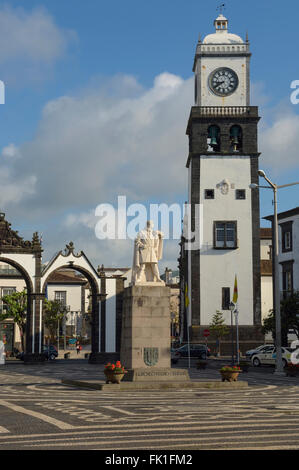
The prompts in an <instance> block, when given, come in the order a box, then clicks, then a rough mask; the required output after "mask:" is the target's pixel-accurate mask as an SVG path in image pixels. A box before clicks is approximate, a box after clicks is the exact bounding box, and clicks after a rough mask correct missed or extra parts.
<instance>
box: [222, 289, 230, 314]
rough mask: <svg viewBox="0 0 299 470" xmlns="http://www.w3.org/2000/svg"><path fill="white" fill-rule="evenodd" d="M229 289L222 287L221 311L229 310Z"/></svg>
mask: <svg viewBox="0 0 299 470" xmlns="http://www.w3.org/2000/svg"><path fill="white" fill-rule="evenodd" d="M229 304H230V287H222V310H229Z"/></svg>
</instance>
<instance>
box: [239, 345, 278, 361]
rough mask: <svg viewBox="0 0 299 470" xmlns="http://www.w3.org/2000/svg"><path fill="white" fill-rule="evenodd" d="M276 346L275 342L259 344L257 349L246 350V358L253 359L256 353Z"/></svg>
mask: <svg viewBox="0 0 299 470" xmlns="http://www.w3.org/2000/svg"><path fill="white" fill-rule="evenodd" d="M273 347H274V344H262V345H261V346H258V347H257V348H255V349H249V351H246V353H245V357H246V359H251V358H252V356H253V355H254V354H258V353H259V352H261V351H264V350H267V349H269V348H270V349H272V348H273Z"/></svg>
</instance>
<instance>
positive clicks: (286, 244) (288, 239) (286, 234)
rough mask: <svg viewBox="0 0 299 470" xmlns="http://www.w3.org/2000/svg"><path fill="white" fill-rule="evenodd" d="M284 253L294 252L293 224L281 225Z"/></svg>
mask: <svg viewBox="0 0 299 470" xmlns="http://www.w3.org/2000/svg"><path fill="white" fill-rule="evenodd" d="M280 227H281V249H282V253H286V252H287V251H293V230H292V229H293V222H285V223H282V224H280Z"/></svg>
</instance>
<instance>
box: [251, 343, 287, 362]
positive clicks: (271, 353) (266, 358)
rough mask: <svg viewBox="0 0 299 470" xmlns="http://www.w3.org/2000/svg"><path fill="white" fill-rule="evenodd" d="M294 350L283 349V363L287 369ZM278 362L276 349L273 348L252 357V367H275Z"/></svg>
mask: <svg viewBox="0 0 299 470" xmlns="http://www.w3.org/2000/svg"><path fill="white" fill-rule="evenodd" d="M292 352H293V349H291V348H284V347H283V348H281V353H282V363H283V367H286V366H287V364H288V362H291V354H292ZM275 361H276V348H275V347H274V346H272V347H271V348H267V349H265V350H261V351H259V352H258V353H256V354H254V355H253V356H252V357H251V362H252V365H253V366H255V367H259V366H260V365H264V364H265V365H273V366H274V365H275Z"/></svg>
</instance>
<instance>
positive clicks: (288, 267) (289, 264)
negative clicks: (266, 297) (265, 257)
mask: <svg viewBox="0 0 299 470" xmlns="http://www.w3.org/2000/svg"><path fill="white" fill-rule="evenodd" d="M279 264H280V265H281V267H282V293H283V298H285V297H287V296H288V295H290V294H292V292H293V290H294V260H293V259H292V260H289V261H282V262H280V263H279ZM288 274H290V275H291V276H290V277H291V286H290V288H289V289H287V275H288Z"/></svg>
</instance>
